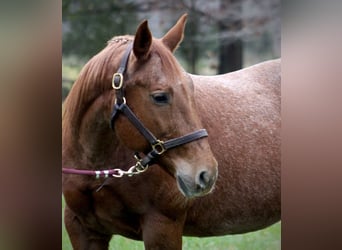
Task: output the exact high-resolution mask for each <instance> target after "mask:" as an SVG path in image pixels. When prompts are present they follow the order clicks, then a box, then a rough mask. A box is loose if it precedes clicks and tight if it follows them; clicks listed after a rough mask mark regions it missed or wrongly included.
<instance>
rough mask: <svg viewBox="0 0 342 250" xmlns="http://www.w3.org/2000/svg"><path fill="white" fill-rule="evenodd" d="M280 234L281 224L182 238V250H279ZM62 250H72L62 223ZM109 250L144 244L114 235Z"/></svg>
mask: <svg viewBox="0 0 342 250" xmlns="http://www.w3.org/2000/svg"><path fill="white" fill-rule="evenodd" d="M64 204H65V203H64V199H62V208H63V209H64ZM62 213H63V211H62ZM63 217H64V216H63ZM280 233H281V222H279V223H276V224H274V225H272V226H270V227H268V228H266V229H263V230H259V231H256V232H252V233H247V234H241V235H228V236H221V237H208V238H197V237H183V250H188V249H189V250H192V249H193V250H207V249H210V250H280V249H281V246H280V243H281V236H280ZM62 249H63V250H72V247H71V244H70V241H69V237H68V235H67V232H66V230H65V227H64V222H63V227H62ZM109 249H110V250H143V249H144V244H143V242H140V241H134V240H130V239H127V238H124V237H121V236H117V235H115V236H113V238H112V240H111V242H110V248H109Z"/></svg>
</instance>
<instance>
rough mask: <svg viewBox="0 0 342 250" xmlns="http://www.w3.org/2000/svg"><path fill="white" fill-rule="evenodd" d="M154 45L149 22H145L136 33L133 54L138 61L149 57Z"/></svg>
mask: <svg viewBox="0 0 342 250" xmlns="http://www.w3.org/2000/svg"><path fill="white" fill-rule="evenodd" d="M151 44H152V34H151V31H150V29H149V27H148V23H147V20H145V21H143V22H142V23H141V24H140V25H139V27H138V29H137V32H136V33H135V38H134V43H133V53H134V55H135V56H136V57H137V58H138V59H144V58H146V57H147V56H148V54H149V51H150V47H151Z"/></svg>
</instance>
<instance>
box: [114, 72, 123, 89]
mask: <svg viewBox="0 0 342 250" xmlns="http://www.w3.org/2000/svg"><path fill="white" fill-rule="evenodd" d="M117 79H119V82H117V81H116V80H117ZM117 83H118V84H119V85H117ZM122 85H123V75H122V74H121V73H114V75H113V78H112V87H113V89H116V90H119V89H121V88H122Z"/></svg>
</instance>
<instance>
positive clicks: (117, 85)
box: [63, 43, 208, 177]
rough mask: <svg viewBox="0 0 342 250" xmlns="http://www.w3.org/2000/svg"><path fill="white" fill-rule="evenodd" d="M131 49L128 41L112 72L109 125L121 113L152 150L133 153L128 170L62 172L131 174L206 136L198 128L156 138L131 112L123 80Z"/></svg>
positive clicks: (66, 170) (107, 174)
mask: <svg viewBox="0 0 342 250" xmlns="http://www.w3.org/2000/svg"><path fill="white" fill-rule="evenodd" d="M131 51H132V43H130V44H129V45H128V47H127V49H126V51H125V54H124V55H123V58H122V59H121V63H120V66H119V69H118V71H117V72H116V73H114V75H113V78H112V87H113V89H114V90H115V95H116V98H115V103H114V106H113V111H112V115H111V119H110V127H111V128H112V129H114V122H115V119H116V118H117V116H118V115H119V114H120V113H122V114H123V115H125V116H126V117H127V118H128V120H129V121H130V122H131V123H132V124H133V125H134V126H135V128H136V129H137V130H138V131H139V132H140V133H141V134H142V135H143V136H144V137H145V139H146V140H147V141H148V142H149V144H150V146H151V148H152V150H151V151H150V152H149V153H147V155H146V156H145V157H144V158H140V157H139V154H138V153H136V154H135V156H134V157H135V158H136V160H137V162H136V164H135V165H134V166H132V167H131V168H130V169H129V170H128V171H124V170H121V169H110V170H98V171H93V170H78V169H68V168H63V173H69V174H70V173H71V174H85V175H96V177H99V176H104V177H108V176H110V175H111V176H113V177H122V176H123V175H129V176H131V175H133V174H139V173H141V172H144V171H145V170H147V168H148V166H149V165H150V164H151V163H152V162H153V161H154V159H155V158H157V157H159V156H160V155H162V154H163V153H165V152H166V151H167V150H169V149H171V148H175V147H178V146H181V145H183V144H187V143H189V142H192V141H195V140H198V139H201V138H204V137H207V136H208V133H207V131H206V130H205V129H200V130H197V131H195V132H192V133H189V134H186V135H183V136H181V137H178V138H174V139H170V140H167V141H165V142H164V141H162V140H159V139H157V138H156V137H155V136H154V135H153V134H152V133H151V131H149V130H148V129H147V128H146V127H145V126H144V124H143V123H142V122H141V121H140V120H139V118H138V117H137V116H136V115H135V114H134V113H133V111H132V110H131V109H130V108H129V106H128V105H127V104H126V99H125V94H124V88H123V86H124V80H123V76H124V74H125V72H126V68H127V64H128V59H129V55H130V53H131Z"/></svg>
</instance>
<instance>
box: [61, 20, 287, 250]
mask: <svg viewBox="0 0 342 250" xmlns="http://www.w3.org/2000/svg"><path fill="white" fill-rule="evenodd" d="M186 19H187V15H186V14H184V15H183V16H181V17H180V18H179V20H178V21H177V23H176V24H175V25H174V26H173V27H172V28H171V29H170V30H169V31H168V32H167V33H166V34H165V35H164V36H163V37H162V38H159V39H157V38H154V37H153V36H152V34H151V31H150V29H149V26H148V22H147V20H145V21H143V22H142V23H141V24H140V25H139V26H138V28H137V30H136V33H135V35H134V36H129V35H123V36H116V37H113V38H112V39H111V40H109V41H108V43H107V46H106V47H105V48H104V49H103V50H102V51H100V52H99V53H98V54H97V55H95V56H94V57H93V58H91V59H90V60H89V61H88V63H87V64H86V65H85V66H84V68H83V69H82V70H81V72H80V75H79V77H78V79H77V80H76V82H75V83H74V85H73V87H72V89H71V90H70V92H69V94H68V96H67V98H66V100H65V102H64V104H63V115H62V164H63V175H62V191H63V195H64V198H65V202H66V206H65V213H64V222H65V227H66V229H67V232H68V235H69V238H70V241H71V244H72V247H73V248H74V249H108V245H109V241H110V240H111V238H112V236H113V235H122V236H124V237H127V238H130V239H133V240H140V241H143V242H144V246H145V249H148V250H150V249H167V250H179V249H182V236H183V235H184V236H197V237H209V236H222V235H227V234H241V233H246V232H251V231H255V230H259V229H263V228H265V227H268V226H270V225H272V224H273V223H276V222H278V221H279V220H280V215H281V208H280V207H281V206H280V204H281V202H280V200H281V199H280V197H281V196H280V162H281V161H280V156H281V154H280V142H281V140H280V125H281V119H280V81H281V77H280V65H281V61H280V59H276V60H270V61H266V62H262V63H259V64H256V65H254V66H250V67H248V68H245V69H241V70H238V71H235V72H232V73H228V74H222V75H215V76H201V75H192V74H189V73H187V72H186V71H185V70H184V69H183V68H182V67H181V66H180V64H179V63H178V62H177V60H176V58H175V57H174V55H173V52H174V51H175V50H176V49H177V47H178V46H179V44H180V43H181V41H182V39H183V36H184V28H185V24H186ZM133 156H134V157H133Z"/></svg>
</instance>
